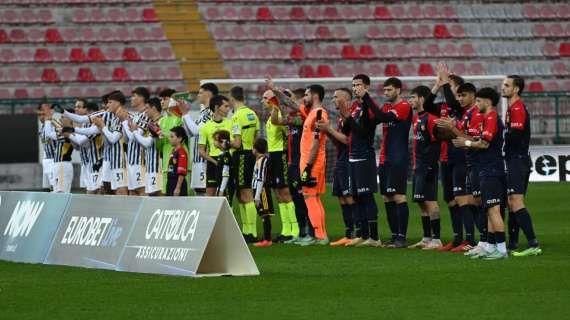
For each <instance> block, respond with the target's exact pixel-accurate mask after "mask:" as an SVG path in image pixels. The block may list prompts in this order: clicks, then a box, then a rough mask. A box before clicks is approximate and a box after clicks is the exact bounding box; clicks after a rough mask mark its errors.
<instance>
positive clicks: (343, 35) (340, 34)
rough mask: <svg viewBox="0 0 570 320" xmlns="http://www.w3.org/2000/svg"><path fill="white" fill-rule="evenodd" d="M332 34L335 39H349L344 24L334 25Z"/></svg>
mask: <svg viewBox="0 0 570 320" xmlns="http://www.w3.org/2000/svg"><path fill="white" fill-rule="evenodd" d="M333 36H334V38H335V39H339V40H349V39H350V35H349V34H348V30H346V27H345V26H336V27H334V31H333Z"/></svg>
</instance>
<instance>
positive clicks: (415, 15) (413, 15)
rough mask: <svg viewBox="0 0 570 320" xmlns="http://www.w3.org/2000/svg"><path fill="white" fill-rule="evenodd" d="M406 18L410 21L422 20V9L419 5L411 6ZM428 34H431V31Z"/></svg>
mask: <svg viewBox="0 0 570 320" xmlns="http://www.w3.org/2000/svg"><path fill="white" fill-rule="evenodd" d="M407 17H408V19H412V20H421V19H423V18H424V14H423V12H422V9H421V7H420V6H419V5H417V4H412V5H410V7H409V8H408V13H407ZM430 33H431V30H430Z"/></svg>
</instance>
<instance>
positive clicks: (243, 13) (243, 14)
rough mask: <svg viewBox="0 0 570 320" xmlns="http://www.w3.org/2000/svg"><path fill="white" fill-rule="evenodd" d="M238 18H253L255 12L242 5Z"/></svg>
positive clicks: (243, 19) (247, 19)
mask: <svg viewBox="0 0 570 320" xmlns="http://www.w3.org/2000/svg"><path fill="white" fill-rule="evenodd" d="M239 19H240V20H242V21H250V20H255V14H254V13H253V9H252V8H250V7H242V8H241V9H240V10H239Z"/></svg>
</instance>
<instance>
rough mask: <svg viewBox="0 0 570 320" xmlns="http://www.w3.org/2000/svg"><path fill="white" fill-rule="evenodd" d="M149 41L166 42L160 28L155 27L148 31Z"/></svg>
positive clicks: (162, 30)
mask: <svg viewBox="0 0 570 320" xmlns="http://www.w3.org/2000/svg"><path fill="white" fill-rule="evenodd" d="M149 38H150V39H149V40H156V41H162V40H167V39H166V35H165V34H164V29H162V27H155V28H152V29H150V34H149Z"/></svg>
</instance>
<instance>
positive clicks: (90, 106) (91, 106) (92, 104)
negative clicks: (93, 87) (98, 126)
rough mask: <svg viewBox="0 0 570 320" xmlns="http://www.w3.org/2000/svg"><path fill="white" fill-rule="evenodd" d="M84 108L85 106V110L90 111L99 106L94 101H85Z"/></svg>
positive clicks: (97, 108)
mask: <svg viewBox="0 0 570 320" xmlns="http://www.w3.org/2000/svg"><path fill="white" fill-rule="evenodd" d="M85 108H87V110H89V111H91V112H95V111H98V110H99V106H98V105H97V104H96V103H95V102H92V101H90V102H87V103H85Z"/></svg>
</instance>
